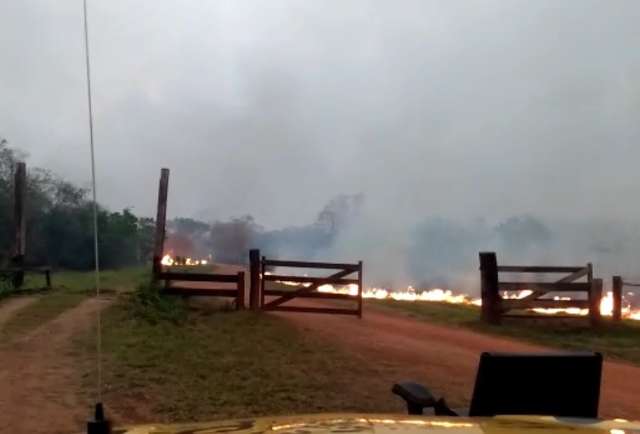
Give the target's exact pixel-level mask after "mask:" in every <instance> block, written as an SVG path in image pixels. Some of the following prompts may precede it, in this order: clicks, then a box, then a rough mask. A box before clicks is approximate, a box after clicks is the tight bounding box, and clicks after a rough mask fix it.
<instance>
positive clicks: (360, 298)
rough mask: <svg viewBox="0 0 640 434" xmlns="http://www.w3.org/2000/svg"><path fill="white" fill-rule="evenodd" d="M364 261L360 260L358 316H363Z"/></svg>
mask: <svg viewBox="0 0 640 434" xmlns="http://www.w3.org/2000/svg"><path fill="white" fill-rule="evenodd" d="M362 281H363V278H362V261H360V262H358V318H362V291H363V289H362Z"/></svg>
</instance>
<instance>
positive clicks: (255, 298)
mask: <svg viewBox="0 0 640 434" xmlns="http://www.w3.org/2000/svg"><path fill="white" fill-rule="evenodd" d="M249 275H250V278H249V279H250V282H249V305H250V306H251V310H258V309H260V250H259V249H251V250H249Z"/></svg>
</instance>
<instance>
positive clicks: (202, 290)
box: [156, 271, 245, 310]
mask: <svg viewBox="0 0 640 434" xmlns="http://www.w3.org/2000/svg"><path fill="white" fill-rule="evenodd" d="M156 279H158V280H164V281H165V287H164V289H163V292H164V293H165V294H170V295H180V296H183V297H187V296H209V297H231V298H234V299H235V305H236V309H238V310H239V309H244V293H245V287H244V271H240V272H238V273H237V274H210V273H178V272H167V271H161V272H159V273H158V274H157V275H156ZM176 282H197V283H204V284H205V285H206V286H205V285H203V286H193V287H189V286H182V284H180V285H178V286H175V283H176ZM212 283H233V284H235V287H230V288H215V287H209V285H210V284H212Z"/></svg>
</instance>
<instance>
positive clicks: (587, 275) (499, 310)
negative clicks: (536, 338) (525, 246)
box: [480, 252, 602, 325]
mask: <svg viewBox="0 0 640 434" xmlns="http://www.w3.org/2000/svg"><path fill="white" fill-rule="evenodd" d="M499 273H527V274H553V273H555V274H565V276H563V277H562V278H561V279H554V281H552V282H542V281H501V280H500V279H499ZM480 274H481V292H482V319H483V320H484V321H486V322H488V323H492V324H499V323H500V320H501V318H504V317H512V318H523V317H524V318H527V317H529V318H530V317H532V315H530V314H510V313H509V312H510V311H525V312H530V310H531V309H536V308H543V309H567V308H579V309H588V310H589V317H590V319H591V323H592V324H593V325H597V324H598V323H599V322H600V301H601V300H602V280H601V279H594V278H593V267H592V265H591V264H586V265H583V266H576V267H558V266H527V265H498V263H497V259H496V254H495V253H494V252H481V253H480ZM580 280H582V281H580ZM522 290H530V291H532V292H531V293H530V294H528V295H526V296H524V297H520V298H510V297H508V296H504V295H503V294H504V292H505V291H511V292H512V293H513V292H516V291H522ZM552 292H562V293H582V294H584V295H586V297H584V298H579V299H575V298H567V297H554V298H545V296H546V295H548V294H549V293H552ZM566 317H567V315H564V316H561V315H544V316H543V315H538V316H536V318H566ZM570 317H572V318H575V317H576V316H575V315H571V316H570Z"/></svg>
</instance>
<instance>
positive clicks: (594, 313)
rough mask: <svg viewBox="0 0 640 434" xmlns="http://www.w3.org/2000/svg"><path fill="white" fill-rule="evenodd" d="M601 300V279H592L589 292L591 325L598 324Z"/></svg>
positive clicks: (600, 317)
mask: <svg viewBox="0 0 640 434" xmlns="http://www.w3.org/2000/svg"><path fill="white" fill-rule="evenodd" d="M601 301H602V279H593V283H592V284H591V292H590V293H589V318H590V319H591V325H592V326H594V327H595V326H598V325H600V321H601V319H602V316H601V314H600V302H601Z"/></svg>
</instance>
